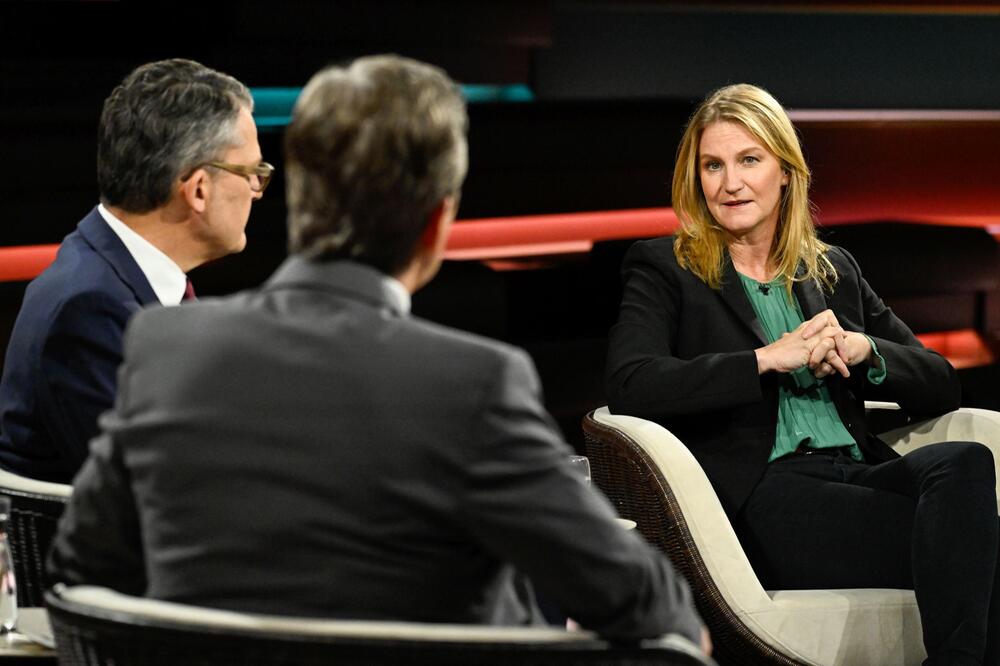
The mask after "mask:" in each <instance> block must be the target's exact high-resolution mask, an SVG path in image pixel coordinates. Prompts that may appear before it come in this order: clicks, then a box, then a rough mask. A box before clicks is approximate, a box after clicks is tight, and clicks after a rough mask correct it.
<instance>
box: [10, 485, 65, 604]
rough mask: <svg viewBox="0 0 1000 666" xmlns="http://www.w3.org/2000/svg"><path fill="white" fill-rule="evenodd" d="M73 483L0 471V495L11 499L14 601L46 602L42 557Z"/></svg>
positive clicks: (19, 602)
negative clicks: (52, 481) (36, 478)
mask: <svg viewBox="0 0 1000 666" xmlns="http://www.w3.org/2000/svg"><path fill="white" fill-rule="evenodd" d="M72 490H73V486H70V485H65V484H62V483H47V482H45V481H36V480H34V479H28V478H25V477H23V476H18V475H17V474H12V473H11V472H5V471H3V470H0V495H2V496H4V497H9V498H10V509H11V510H10V522H9V523H8V526H7V541H8V543H10V550H11V556H12V558H13V560H14V579H15V581H16V582H17V604H18V606H21V607H29V606H43V605H44V604H45V589H46V587H47V586H46V584H45V556H46V553H47V552H48V550H49V544H50V543H52V537H53V535H54V534H55V531H56V523H57V522H58V521H59V516H61V515H62V512H63V509H65V508H66V500H67V499H68V498H69V495H70V492H72Z"/></svg>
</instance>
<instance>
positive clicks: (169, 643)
mask: <svg viewBox="0 0 1000 666" xmlns="http://www.w3.org/2000/svg"><path fill="white" fill-rule="evenodd" d="M46 601H47V604H48V607H49V619H50V620H51V623H52V629H53V633H54V634H55V640H56V649H57V652H58V654H59V663H60V664H63V665H64V666H82V665H87V666H97V665H101V666H111V665H114V666H130V665H136V666H138V665H141V666H167V665H168V664H169V665H171V666H174V665H176V664H185V665H186V666H198V665H202V664H204V665H207V664H253V665H265V664H266V665H271V664H289V665H292V664H294V665H296V666H298V665H306V666H308V665H313V664H316V665H318V664H338V665H348V664H357V665H359V666H360V665H362V664H363V665H365V666H381V665H384V666H390V665H392V666H397V665H411V664H485V665H493V664H518V665H531V664H546V665H553V664H566V665H569V664H608V665H611V664H615V665H626V664H630V665H631V664H635V665H640V664H665V665H666V664H669V665H675V664H676V665H677V666H681V665H684V666H705V665H707V664H713V663H714V662H712V661H711V660H709V659H707V658H705V657H704V656H702V655H700V654H699V653H698V651H697V650H696V649H695V648H694V646H692V645H691V643H690V642H688V641H686V640H684V639H682V638H679V637H677V636H667V637H665V638H663V639H660V640H657V641H646V642H643V644H641V645H630V646H620V645H611V644H609V643H607V642H605V641H602V640H599V639H597V638H595V637H594V636H593V635H592V634H589V633H586V632H566V631H562V630H558V629H545V628H530V629H521V628H502V627H481V626H464V625H435V624H417V623H406V622H368V621H350V620H319V619H300V618H280V617H274V616H263V615H251V614H246V613H235V612H230V611H222V610H215V609H206V608H195V607H192V606H185V605H182V604H174V603H169V602H163V601H154V600H151V599H140V598H136V597H129V596H126V595H122V594H118V593H116V592H112V591H111V590H107V589H104V588H95V587H75V588H63V587H62V586H57V587H56V588H55V589H54V590H52V591H50V592H49V593H48V595H47V597H46Z"/></svg>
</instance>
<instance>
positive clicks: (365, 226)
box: [285, 55, 468, 275]
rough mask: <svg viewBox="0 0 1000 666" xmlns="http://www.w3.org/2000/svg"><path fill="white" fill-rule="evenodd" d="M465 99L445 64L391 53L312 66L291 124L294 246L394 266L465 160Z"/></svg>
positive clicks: (456, 185) (455, 182)
mask: <svg viewBox="0 0 1000 666" xmlns="http://www.w3.org/2000/svg"><path fill="white" fill-rule="evenodd" d="M467 125H468V118H467V116H466V111H465V101H464V100H463V99H462V95H461V92H460V90H459V88H458V86H457V85H456V84H455V83H454V82H453V81H452V80H451V79H449V78H448V76H447V74H445V73H444V72H443V71H442V70H440V69H438V68H437V67H433V66H431V65H427V64H424V63H420V62H417V61H415V60H410V59H408V58H402V57H400V56H395V55H383V56H373V57H367V58H360V59H358V60H355V61H354V62H353V63H352V64H351V65H350V66H349V67H346V68H345V67H329V68H326V69H324V70H322V71H320V72H319V73H318V74H316V75H315V76H314V77H313V78H312V79H311V80H310V81H309V83H308V85H307V86H306V87H305V89H304V90H303V92H302V95H301V97H300V98H299V100H298V102H297V103H296V105H295V111H294V113H293V117H292V122H291V124H290V125H289V127H288V130H287V132H286V133H285V174H286V175H285V182H286V184H287V202H288V232H289V249H290V250H291V251H292V252H295V253H299V254H302V255H304V256H307V257H310V258H312V259H320V260H325V259H332V258H349V259H354V260H356V261H359V262H362V263H365V264H368V265H371V266H374V267H375V268H377V269H379V270H380V271H382V272H384V273H387V274H389V275H394V274H396V273H398V272H399V271H400V270H402V269H403V268H405V267H406V265H407V264H408V263H409V261H410V260H411V259H412V258H413V253H414V251H415V250H416V245H417V241H418V239H419V237H420V235H421V233H423V231H424V229H425V228H426V226H427V222H428V219H429V216H430V214H431V213H432V212H433V210H434V208H435V206H437V205H438V204H439V203H440V202H441V201H442V200H443V199H444V198H445V197H447V196H449V195H455V196H457V195H458V193H459V190H460V189H461V186H462V181H463V180H464V179H465V172H466V168H467V163H468V157H467V153H466V138H465V133H466V127H467Z"/></svg>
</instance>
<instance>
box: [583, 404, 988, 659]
mask: <svg viewBox="0 0 1000 666" xmlns="http://www.w3.org/2000/svg"><path fill="white" fill-rule="evenodd" d="M583 431H584V437H585V440H586V445H587V453H588V456H589V457H590V461H591V467H592V474H593V479H594V482H595V483H596V484H597V485H598V487H600V488H601V490H603V491H604V493H605V494H606V495H607V496H608V497H609V498H610V499H611V501H612V503H613V504H614V505H615V507H616V508H617V510H618V512H619V514H620V515H621V516H622V517H624V518H630V519H632V520H634V521H636V523H637V524H638V527H637V529H638V530H639V531H640V532H641V533H642V535H643V536H644V537H645V538H646V539H647V540H648V541H649V542H650V543H651V544H653V545H654V546H656V547H659V548H660V549H661V550H662V551H663V552H665V553H666V554H667V555H668V556H669V557H670V559H671V561H672V562H673V564H674V566H675V567H676V568H677V569H678V571H680V572H681V574H682V575H683V576H684V577H685V578H686V579H687V580H688V582H689V583H690V585H691V588H692V591H693V592H694V595H695V600H696V603H697V605H698V610H699V612H700V613H701V615H702V618H703V619H704V620H705V623H706V624H707V626H708V628H709V630H710V631H711V633H712V641H713V643H714V655H713V656H714V657H715V658H716V659H717V660H718V661H719V663H720V664H739V665H741V666H746V665H749V664H783V665H788V666H790V665H793V664H794V665H798V664H810V665H814V666H833V665H835V664H836V665H845V666H850V665H854V664H885V665H889V664H895V665H909V664H914V665H916V664H919V663H920V662H921V661H922V660H923V659H924V658H926V653H925V651H924V647H923V644H922V640H921V632H920V617H919V615H918V613H917V606H916V600H915V598H914V596H913V592H912V590H890V589H855V590H782V591H765V590H764V589H763V588H762V587H761V585H760V582H759V581H758V580H757V577H756V575H755V574H754V571H753V569H752V568H751V566H750V562H749V561H748V560H747V558H746V555H745V554H744V552H743V548H742V547H741V546H740V543H739V540H738V539H737V537H736V533H735V532H734V531H733V528H732V526H731V524H730V523H729V520H728V518H727V517H726V514H725V512H724V511H723V510H722V505H721V504H720V503H719V499H718V497H717V496H716V494H715V491H714V489H713V488H712V486H711V484H710V483H709V481H708V478H707V477H706V476H705V473H704V472H703V471H702V469H701V467H700V466H699V465H698V463H697V461H696V460H695V458H694V456H692V455H691V453H690V451H688V449H687V448H686V447H685V446H684V445H683V443H681V442H680V440H678V439H677V438H676V437H674V436H673V435H672V434H671V433H670V432H669V431H668V430H666V429H665V428H663V427H661V426H659V425H657V424H655V423H652V422H650V421H645V420H643V419H638V418H634V417H629V416H618V415H613V414H611V413H609V412H608V410H607V408H601V409H598V410H595V411H594V412H591V413H590V414H588V415H587V416H586V417H584V421H583ZM881 437H882V438H883V439H884V440H885V441H886V442H887V443H889V444H890V445H892V446H893V448H895V449H896V450H897V451H899V452H900V453H904V454H905V453H907V452H908V451H911V450H913V449H915V448H917V447H919V446H923V445H925V444H930V443H934V442H940V441H946V440H974V441H979V442H982V443H984V444H986V445H987V446H989V447H990V448H991V449H992V450H993V452H994V456H995V458H996V459H997V460H1000V413H997V412H990V411H986V410H980V409H960V410H957V411H955V412H952V413H949V414H946V415H944V416H942V417H940V418H937V419H933V420H931V421H926V422H922V423H917V424H910V425H906V426H904V427H901V428H897V429H895V430H891V431H889V432H887V433H883V434H882V435H881Z"/></svg>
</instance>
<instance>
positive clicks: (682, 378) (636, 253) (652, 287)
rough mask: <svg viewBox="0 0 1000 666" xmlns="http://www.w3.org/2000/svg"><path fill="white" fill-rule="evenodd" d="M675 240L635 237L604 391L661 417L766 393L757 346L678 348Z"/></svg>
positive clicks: (626, 409) (616, 402)
mask: <svg viewBox="0 0 1000 666" xmlns="http://www.w3.org/2000/svg"><path fill="white" fill-rule="evenodd" d="M664 252H671V253H672V246H671V245H669V244H660V245H659V246H658V247H657V248H656V249H655V250H654V249H652V248H651V247H650V246H649V245H648V244H646V243H641V242H640V243H636V244H635V245H633V246H632V248H631V249H630V250H629V252H628V254H627V255H626V256H625V261H624V262H623V265H622V273H623V279H624V291H623V294H622V304H621V309H620V311H619V315H618V322H617V323H616V324H615V326H614V327H613V328H612V329H611V333H610V335H609V340H608V365H607V393H608V403H609V406H610V408H611V411H612V412H614V413H616V414H629V415H631V416H638V417H640V418H647V419H652V420H664V419H668V418H670V417H671V416H677V415H687V414H693V413H697V412H703V411H715V410H720V409H726V408H728V407H734V406H739V405H745V404H749V403H754V402H757V401H759V400H760V399H761V395H762V393H761V383H760V375H759V374H758V372H757V357H756V355H755V354H754V352H753V350H745V351H737V352H726V353H707V354H701V355H698V356H695V357H694V358H690V359H681V358H679V357H678V356H677V355H676V353H675V342H676V338H677V331H678V326H679V325H680V320H681V317H682V311H681V308H682V293H681V291H682V288H681V285H680V269H679V267H677V265H676V263H674V262H673V259H672V257H669V256H665V255H664Z"/></svg>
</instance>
